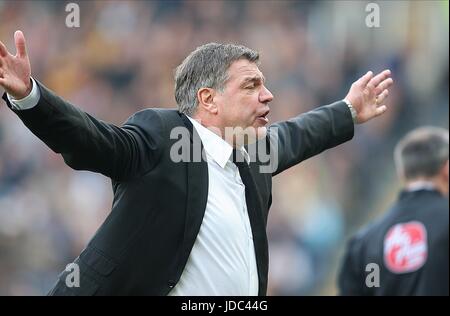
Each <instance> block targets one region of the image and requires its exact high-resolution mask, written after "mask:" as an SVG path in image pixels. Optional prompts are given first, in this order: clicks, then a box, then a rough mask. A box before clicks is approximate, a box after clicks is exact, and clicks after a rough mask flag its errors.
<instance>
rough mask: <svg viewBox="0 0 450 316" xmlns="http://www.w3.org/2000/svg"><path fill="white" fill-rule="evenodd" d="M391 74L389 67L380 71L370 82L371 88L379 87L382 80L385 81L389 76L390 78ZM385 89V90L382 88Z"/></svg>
mask: <svg viewBox="0 0 450 316" xmlns="http://www.w3.org/2000/svg"><path fill="white" fill-rule="evenodd" d="M390 75H391V71H390V70H389V69H387V70H385V71H383V72H381V73H379V74H378V75H376V76H375V77H373V78H372V79H371V80H370V81H369V83H368V84H367V86H368V87H369V88H372V87H373V88H375V87H377V86H378V85H379V84H380V83H381V82H383V81H384V80H386V79H387V78H389V76H390ZM381 91H383V90H381Z"/></svg>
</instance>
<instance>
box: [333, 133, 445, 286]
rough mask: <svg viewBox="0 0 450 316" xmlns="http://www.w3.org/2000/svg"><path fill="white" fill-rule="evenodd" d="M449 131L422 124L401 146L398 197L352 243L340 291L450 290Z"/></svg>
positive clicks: (341, 276)
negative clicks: (400, 186) (388, 208)
mask: <svg viewBox="0 0 450 316" xmlns="http://www.w3.org/2000/svg"><path fill="white" fill-rule="evenodd" d="M448 138H449V136H448V131H447V130H445V129H441V128H434V127H422V128H418V129H416V130H414V131H412V132H410V133H409V134H407V135H406V136H405V137H404V138H403V139H402V140H401V141H400V142H399V144H398V145H397V147H396V150H395V163H396V168H397V173H398V174H399V177H400V178H401V179H403V180H404V181H405V187H404V189H403V190H402V191H401V192H400V194H399V197H398V200H397V201H396V202H395V204H394V205H393V206H392V207H391V209H390V210H389V211H388V212H387V213H386V214H385V215H384V216H382V217H381V218H379V219H378V220H376V221H375V222H374V223H373V224H371V225H369V226H368V227H366V228H364V229H363V230H361V231H360V232H359V233H357V234H356V235H355V236H354V237H352V238H351V239H350V241H349V243H348V248H347V252H346V254H345V257H344V260H343V262H342V267H341V271H340V275H339V281H338V282H339V290H340V294H341V295H448V294H449V274H448V270H449V261H448V259H449V258H448V254H449V204H448V185H449V178H448V177H449V160H448V157H449V156H448V155H449V143H448Z"/></svg>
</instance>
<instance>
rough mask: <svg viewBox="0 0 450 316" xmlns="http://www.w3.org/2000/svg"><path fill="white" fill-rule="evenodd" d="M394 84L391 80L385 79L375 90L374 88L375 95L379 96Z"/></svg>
mask: <svg viewBox="0 0 450 316" xmlns="http://www.w3.org/2000/svg"><path fill="white" fill-rule="evenodd" d="M393 83H394V80H392V78H387V79H386V80H383V81H382V82H381V83H380V84H379V85H378V86H377V87H376V88H375V94H377V95H378V94H380V93H381V92H382V91H384V90H386V89H388V88H389V87H390V86H392V84H393Z"/></svg>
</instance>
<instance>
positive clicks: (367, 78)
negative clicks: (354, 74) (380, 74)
mask: <svg viewBox="0 0 450 316" xmlns="http://www.w3.org/2000/svg"><path fill="white" fill-rule="evenodd" d="M372 77H373V72H372V71H368V72H367V73H366V74H365V75H364V76H362V77H361V78H359V79H358V81H357V82H358V83H359V84H361V86H363V87H365V86H366V85H367V83H368V82H369V81H370V79H372Z"/></svg>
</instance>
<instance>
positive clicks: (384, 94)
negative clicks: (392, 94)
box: [377, 89, 389, 104]
mask: <svg viewBox="0 0 450 316" xmlns="http://www.w3.org/2000/svg"><path fill="white" fill-rule="evenodd" d="M388 95H389V90H388V89H385V90H384V91H383V92H382V93H381V94H380V95H378V96H377V104H381V103H383V101H384V100H385V99H386V98H387V96H388Z"/></svg>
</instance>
